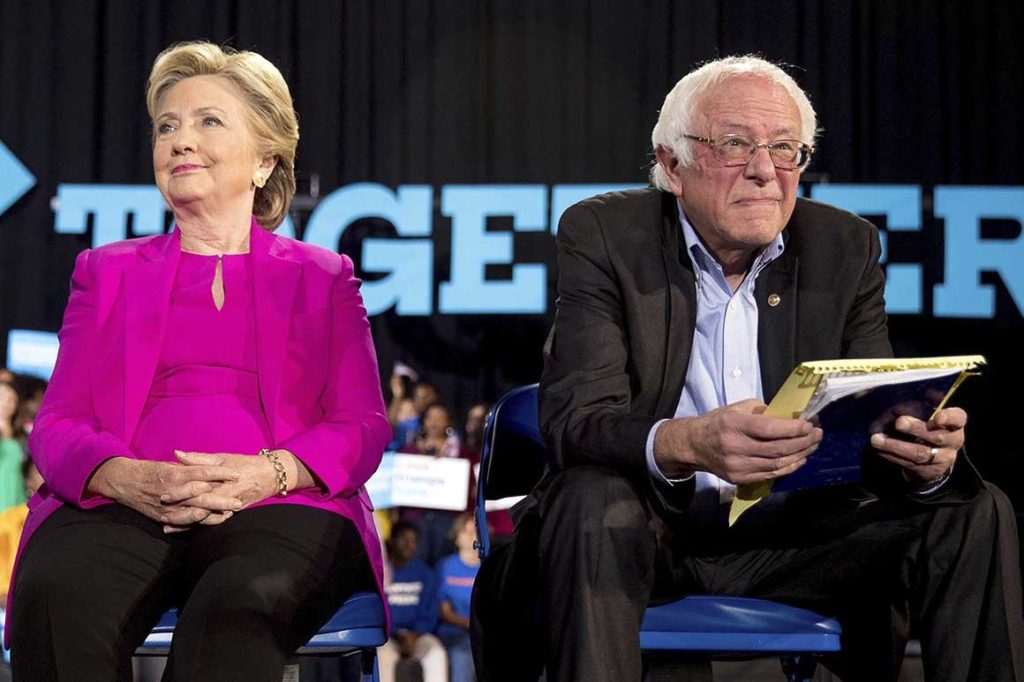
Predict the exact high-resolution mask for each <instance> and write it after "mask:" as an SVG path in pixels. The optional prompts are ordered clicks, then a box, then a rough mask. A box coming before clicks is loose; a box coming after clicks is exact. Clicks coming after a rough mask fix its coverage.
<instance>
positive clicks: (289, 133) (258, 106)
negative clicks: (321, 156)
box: [146, 41, 299, 230]
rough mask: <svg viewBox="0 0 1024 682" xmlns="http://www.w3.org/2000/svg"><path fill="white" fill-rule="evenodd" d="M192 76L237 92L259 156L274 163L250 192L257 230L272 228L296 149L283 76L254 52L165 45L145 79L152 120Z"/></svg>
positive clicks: (289, 193)
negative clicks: (216, 80)
mask: <svg viewBox="0 0 1024 682" xmlns="http://www.w3.org/2000/svg"><path fill="white" fill-rule="evenodd" d="M193 76H222V77H224V78H227V79H228V80H229V81H231V82H232V83H234V84H235V86H236V87H237V88H238V89H239V91H240V92H241V93H242V100H243V101H244V102H245V103H246V109H247V110H248V112H249V125H250V127H251V129H252V131H253V135H254V136H255V138H256V145H257V148H258V151H259V154H260V156H266V155H270V156H273V157H275V158H276V159H277V165H276V166H274V170H273V172H272V173H271V174H270V178H269V179H268V180H267V184H266V185H265V186H264V187H262V188H259V187H258V188H256V197H255V199H254V201H253V208H252V210H253V213H254V214H255V216H256V220H257V221H258V222H259V224H260V225H262V226H263V227H265V228H267V229H268V230H273V229H275V228H276V227H277V226H278V225H280V224H281V221H282V220H284V217H285V214H286V213H287V212H288V206H289V204H291V201H292V197H293V196H294V195H295V148H296V147H297V146H298V144H299V121H298V118H297V117H296V115H295V106H294V104H293V103H292V95H291V93H290V92H289V91H288V84H287V83H285V80H284V76H282V75H281V72H280V71H278V69H277V67H276V66H274V65H273V64H271V63H270V61H268V60H267V59H266V58H265V57H263V56H261V55H259V54H256V53H255V52H248V51H242V52H239V51H236V50H233V49H231V48H230V47H221V46H219V45H214V44H213V43H210V42H206V41H195V42H188V43H178V44H176V45H171V46H170V47H168V48H167V49H166V50H164V51H163V52H161V53H160V54H159V55H157V58H156V61H155V62H153V70H152V72H150V74H149V83H148V85H147V87H146V108H147V109H148V110H149V117H150V118H151V119H154V118H155V117H156V115H157V108H158V107H159V105H160V101H161V100H162V99H163V98H164V96H165V95H166V94H167V92H168V91H169V90H170V89H171V88H173V87H174V86H175V85H177V84H178V83H180V82H181V81H183V80H185V79H186V78H192V77H193Z"/></svg>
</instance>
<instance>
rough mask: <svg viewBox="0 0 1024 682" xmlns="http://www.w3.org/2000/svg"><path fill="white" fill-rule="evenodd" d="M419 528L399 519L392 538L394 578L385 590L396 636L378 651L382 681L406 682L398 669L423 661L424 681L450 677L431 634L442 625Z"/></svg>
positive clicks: (390, 553) (391, 572)
mask: <svg viewBox="0 0 1024 682" xmlns="http://www.w3.org/2000/svg"><path fill="white" fill-rule="evenodd" d="M416 541H417V532H416V527H415V526H414V525H413V524H411V523H404V522H402V521H399V522H398V523H396V524H395V525H394V526H393V527H392V528H391V540H390V541H389V542H388V560H389V564H390V565H389V568H390V570H389V571H388V572H387V573H388V575H389V576H390V580H389V581H388V582H387V583H386V584H385V586H384V591H385V593H386V594H387V596H388V607H389V608H390V609H391V633H390V634H391V640H390V641H389V642H388V643H387V644H385V645H384V646H382V647H380V648H379V649H378V650H377V655H378V657H379V666H380V679H381V682H401V680H399V679H398V678H399V677H400V675H398V674H396V667H397V668H404V667H406V664H407V663H411V662H414V661H415V662H418V664H419V665H420V666H422V669H423V677H422V679H423V682H446V680H447V679H448V658H447V655H446V654H445V650H444V646H443V645H442V644H441V642H440V641H439V640H438V638H437V637H435V636H434V635H432V634H430V633H431V632H432V631H433V630H434V628H435V626H436V625H437V613H438V605H437V582H436V577H435V575H434V572H433V571H432V570H431V569H430V568H429V567H428V566H427V565H426V564H424V563H423V562H422V561H420V560H419V559H417V558H416Z"/></svg>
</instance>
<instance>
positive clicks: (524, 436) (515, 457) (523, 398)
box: [476, 384, 547, 558]
mask: <svg viewBox="0 0 1024 682" xmlns="http://www.w3.org/2000/svg"><path fill="white" fill-rule="evenodd" d="M546 465H547V448H546V447H545V445H544V439H543V437H542V436H541V434H540V427H539V425H538V420H537V384H531V385H529V386H521V387H520V388H516V389H513V390H511V391H509V392H508V393H506V394H505V395H503V396H502V397H501V398H500V399H499V400H498V401H497V402H496V403H495V404H494V407H492V408H491V411H490V412H489V413H488V415H487V421H486V422H485V424H484V447H483V451H482V452H481V453H480V473H479V475H478V477H477V491H476V527H477V537H478V540H477V549H478V551H479V552H480V556H481V558H483V557H484V556H486V555H487V554H488V553H489V552H490V549H491V547H490V537H489V536H488V533H487V517H486V511H485V504H486V501H487V500H500V499H502V498H505V497H514V496H518V495H525V494H527V493H528V492H530V490H531V489H532V488H533V486H534V485H536V484H537V481H539V480H540V479H541V476H543V475H544V468H545V466H546Z"/></svg>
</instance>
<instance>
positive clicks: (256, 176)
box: [252, 171, 267, 188]
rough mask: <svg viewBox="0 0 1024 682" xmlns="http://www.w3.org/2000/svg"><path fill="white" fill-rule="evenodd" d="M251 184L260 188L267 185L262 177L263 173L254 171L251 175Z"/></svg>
mask: <svg viewBox="0 0 1024 682" xmlns="http://www.w3.org/2000/svg"><path fill="white" fill-rule="evenodd" d="M252 184H254V185H256V186H257V187H260V188H262V187H263V186H264V185H265V184H267V179H266V178H265V177H263V173H261V172H260V171H256V172H255V173H253V174H252Z"/></svg>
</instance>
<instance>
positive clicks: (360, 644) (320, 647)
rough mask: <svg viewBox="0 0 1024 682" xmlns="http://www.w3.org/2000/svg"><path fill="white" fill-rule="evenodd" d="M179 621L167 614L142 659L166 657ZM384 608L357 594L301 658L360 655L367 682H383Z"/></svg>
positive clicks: (303, 650)
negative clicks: (379, 652) (380, 658)
mask: <svg viewBox="0 0 1024 682" xmlns="http://www.w3.org/2000/svg"><path fill="white" fill-rule="evenodd" d="M177 620H178V611H177V609H171V610H170V611H168V612H167V613H165V614H164V615H163V616H162V617H161V618H160V622H159V623H157V625H156V627H155V628H153V631H152V632H151V633H150V635H149V636H148V637H147V638H146V641H145V642H143V644H142V646H140V647H139V648H138V649H137V650H136V652H135V653H136V655H138V656H166V655H167V652H168V651H169V649H170V646H171V638H172V637H173V636H174V626H175V624H176V623H177ZM384 624H385V617H384V605H383V604H382V603H381V600H380V595H378V594H377V593H376V592H356V593H355V594H353V595H352V596H351V597H349V598H348V600H347V601H346V602H345V603H344V604H342V606H341V608H340V609H338V611H337V613H335V614H334V615H333V616H332V617H331V619H330V620H329V621H327V623H325V624H324V626H323V627H321V628H320V632H318V633H317V634H316V635H315V636H314V637H313V638H312V639H311V640H309V642H307V643H306V645H305V646H303V647H300V648H299V650H298V651H297V652H296V654H297V655H298V656H347V655H353V654H355V653H356V652H358V653H359V655H360V664H361V668H362V678H363V682H379V679H380V678H379V673H378V669H377V647H379V646H383V645H384V643H385V642H386V641H387V639H388V637H387V632H386V631H385V630H384Z"/></svg>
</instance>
